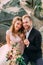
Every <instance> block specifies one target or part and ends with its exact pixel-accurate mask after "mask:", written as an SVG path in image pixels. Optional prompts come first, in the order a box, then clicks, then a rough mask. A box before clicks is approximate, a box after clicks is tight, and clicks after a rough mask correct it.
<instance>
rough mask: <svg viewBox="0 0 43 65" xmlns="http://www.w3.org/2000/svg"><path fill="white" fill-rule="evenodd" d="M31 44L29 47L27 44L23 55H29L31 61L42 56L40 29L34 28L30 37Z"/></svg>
mask: <svg viewBox="0 0 43 65" xmlns="http://www.w3.org/2000/svg"><path fill="white" fill-rule="evenodd" d="M28 40H29V41H30V44H29V46H28V47H26V46H25V49H24V53H23V55H25V56H27V57H29V59H30V60H31V61H33V60H37V59H38V58H41V57H42V50H41V41H42V37H41V34H40V32H39V31H37V30H36V29H34V28H32V30H31V32H30V35H29V37H28Z"/></svg>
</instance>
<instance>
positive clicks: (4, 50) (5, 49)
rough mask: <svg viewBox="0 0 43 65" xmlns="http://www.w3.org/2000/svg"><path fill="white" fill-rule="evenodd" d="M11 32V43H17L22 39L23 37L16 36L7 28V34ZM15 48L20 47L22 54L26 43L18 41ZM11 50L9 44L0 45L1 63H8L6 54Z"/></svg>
mask: <svg viewBox="0 0 43 65" xmlns="http://www.w3.org/2000/svg"><path fill="white" fill-rule="evenodd" d="M9 33H10V43H11V44H16V43H18V42H19V41H20V40H21V38H20V37H19V36H16V37H14V36H13V35H12V33H11V32H10V30H7V32H6V34H9ZM15 48H16V49H18V50H19V51H20V52H21V54H22V53H23V51H24V44H23V43H22V44H21V43H18V44H17V47H15ZM10 50H11V47H10V48H9V46H8V44H5V45H3V46H2V47H0V65H6V63H7V62H6V60H7V58H6V54H7V53H8V51H10ZM14 51H15V50H14Z"/></svg>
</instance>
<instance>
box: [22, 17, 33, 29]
mask: <svg viewBox="0 0 43 65" xmlns="http://www.w3.org/2000/svg"><path fill="white" fill-rule="evenodd" d="M31 25H32V21H31V20H30V19H29V18H28V17H26V18H24V19H23V27H24V29H25V30H29V29H30V27H31Z"/></svg>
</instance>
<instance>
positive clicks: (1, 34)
mask: <svg viewBox="0 0 43 65" xmlns="http://www.w3.org/2000/svg"><path fill="white" fill-rule="evenodd" d="M8 28H9V27H8V26H6V25H3V24H0V43H1V42H5V41H6V39H5V37H6V30H7V29H8Z"/></svg>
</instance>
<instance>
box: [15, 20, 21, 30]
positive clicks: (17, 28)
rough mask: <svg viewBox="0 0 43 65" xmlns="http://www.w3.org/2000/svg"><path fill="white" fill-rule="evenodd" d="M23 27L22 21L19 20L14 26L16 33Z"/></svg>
mask: <svg viewBox="0 0 43 65" xmlns="http://www.w3.org/2000/svg"><path fill="white" fill-rule="evenodd" d="M21 27H22V22H21V21H20V20H17V21H16V22H15V25H14V28H15V31H18V30H19V29H20V28H21Z"/></svg>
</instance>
